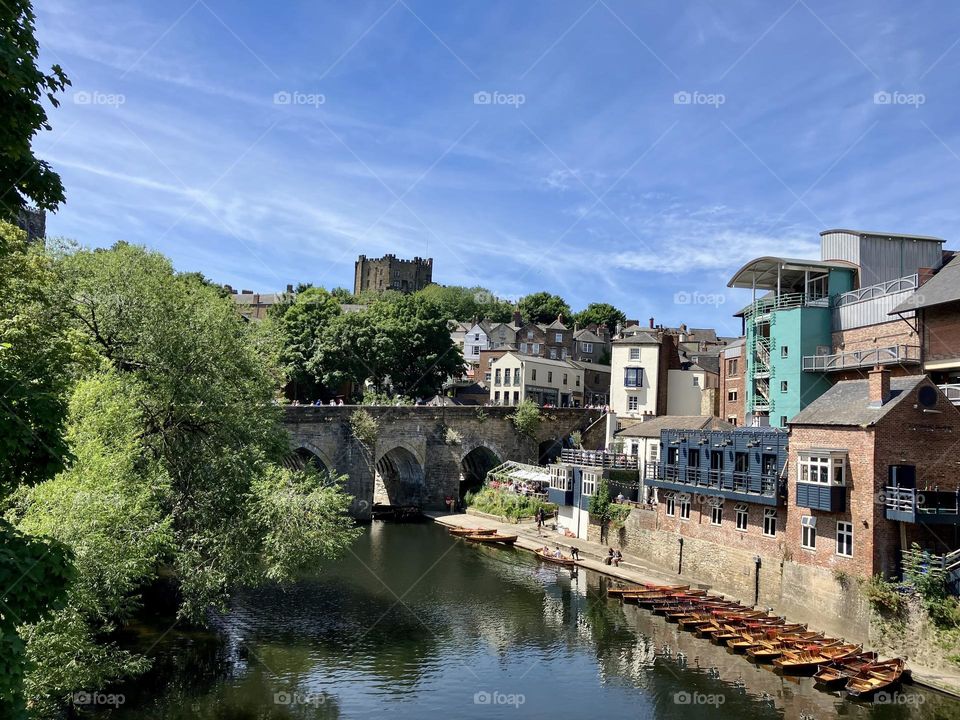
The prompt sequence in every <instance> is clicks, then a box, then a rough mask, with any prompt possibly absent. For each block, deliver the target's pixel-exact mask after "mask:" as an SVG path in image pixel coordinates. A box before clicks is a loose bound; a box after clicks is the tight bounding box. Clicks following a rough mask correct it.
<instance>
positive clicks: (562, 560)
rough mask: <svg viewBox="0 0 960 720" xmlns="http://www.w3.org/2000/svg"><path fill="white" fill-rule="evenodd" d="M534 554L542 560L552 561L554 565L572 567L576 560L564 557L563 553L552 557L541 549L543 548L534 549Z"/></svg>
mask: <svg viewBox="0 0 960 720" xmlns="http://www.w3.org/2000/svg"><path fill="white" fill-rule="evenodd" d="M534 554H535V555H536V556H537V557H538V558H539V559H540V560H542V561H543V562H548V563H553V564H554V565H563V566H564V567H573V566H574V565H576V564H577V561H576V560H574V559H573V558H569V557H566V556H565V555H564V556H561V557H554V556H553V555H551V554H549V553H545V552H544V551H543V548H541V549H540V550H537V551H535V553H534Z"/></svg>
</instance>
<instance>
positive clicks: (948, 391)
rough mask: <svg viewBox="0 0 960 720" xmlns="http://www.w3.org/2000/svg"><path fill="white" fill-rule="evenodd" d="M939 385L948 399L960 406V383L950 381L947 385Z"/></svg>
mask: <svg viewBox="0 0 960 720" xmlns="http://www.w3.org/2000/svg"><path fill="white" fill-rule="evenodd" d="M938 387H939V388H940V390H941V391H942V392H943V394H944V395H946V396H947V400H949V401H950V402H952V403H953V404H954V405H958V406H960V383H949V384H947V385H938Z"/></svg>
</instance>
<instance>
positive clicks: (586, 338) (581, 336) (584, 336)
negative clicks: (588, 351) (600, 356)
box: [573, 328, 606, 344]
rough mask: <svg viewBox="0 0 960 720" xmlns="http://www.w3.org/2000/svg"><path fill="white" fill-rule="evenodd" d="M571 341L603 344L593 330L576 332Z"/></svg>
mask: <svg viewBox="0 0 960 720" xmlns="http://www.w3.org/2000/svg"><path fill="white" fill-rule="evenodd" d="M573 339H574V340H576V341H577V342H592V343H601V344H602V343H605V342H606V340H604V339H603V338H602V337H600V336H599V335H597V334H596V333H595V332H594V331H593V330H588V329H586V328H584V329H583V330H577V331H576V332H575V333H574V334H573Z"/></svg>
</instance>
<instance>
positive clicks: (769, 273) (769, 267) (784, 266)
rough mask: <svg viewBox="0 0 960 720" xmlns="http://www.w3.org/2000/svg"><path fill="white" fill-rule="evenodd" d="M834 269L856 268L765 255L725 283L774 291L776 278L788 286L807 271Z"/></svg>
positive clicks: (836, 262)
mask: <svg viewBox="0 0 960 720" xmlns="http://www.w3.org/2000/svg"><path fill="white" fill-rule="evenodd" d="M834 269H843V270H854V271H856V270H857V269H858V268H857V266H856V265H855V264H854V263H852V262H848V261H847V260H804V259H801V258H784V257H776V256H774V255H765V256H763V257H758V258H754V259H753V260H751V261H750V262H748V263H747V264H746V265H744V266H743V267H742V268H740V269H739V270H737V272H735V273H734V274H733V277H732V278H731V279H730V282H728V283H727V287H731V288H760V289H764V290H775V289H776V288H777V278H778V276H779V277H780V282H781V284H782V285H784V286H789V285H791V284H792V282H793V281H795V280H797V279H799V280H802V279H803V277H804V273H806V272H807V271H809V270H820V271H826V270H834Z"/></svg>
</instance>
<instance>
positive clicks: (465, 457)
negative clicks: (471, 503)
mask: <svg viewBox="0 0 960 720" xmlns="http://www.w3.org/2000/svg"><path fill="white" fill-rule="evenodd" d="M504 457H506V456H505V455H504V454H503V453H502V452H500V451H498V450H497V449H495V448H494V447H493V446H492V445H491V444H489V443H486V442H482V441H481V442H478V443H476V444H475V445H474V446H473V448H472V449H470V450H467V451H465V452H464V453H462V455H461V457H460V493H459V494H460V499H461V500H462V499H463V498H464V496H466V494H467V493H468V492H476V491H477V490H479V489H480V488H481V487H482V486H483V481H484V480H485V479H486V477H487V473H488V472H489V471H490V470H493V468H495V467H496V466H497V465H500V464H501V463H502V462H503V458H504Z"/></svg>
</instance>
